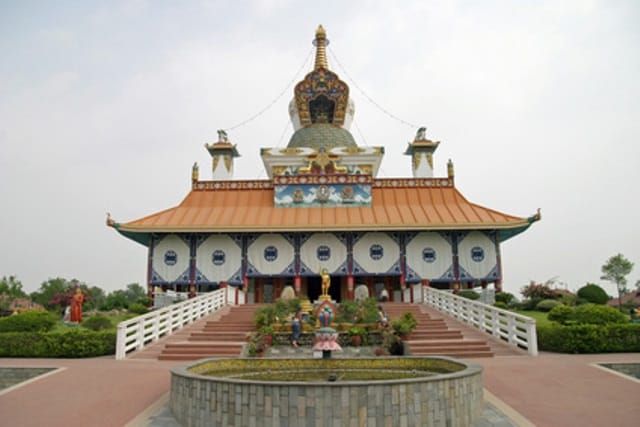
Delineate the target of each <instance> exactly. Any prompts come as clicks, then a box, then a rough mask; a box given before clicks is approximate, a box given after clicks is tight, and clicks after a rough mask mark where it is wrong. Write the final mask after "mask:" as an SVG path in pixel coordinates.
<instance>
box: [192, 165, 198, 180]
mask: <svg viewBox="0 0 640 427" xmlns="http://www.w3.org/2000/svg"><path fill="white" fill-rule="evenodd" d="M199 175H200V168H199V167H198V162H194V163H193V167H192V168H191V180H192V181H197V180H198V178H199Z"/></svg>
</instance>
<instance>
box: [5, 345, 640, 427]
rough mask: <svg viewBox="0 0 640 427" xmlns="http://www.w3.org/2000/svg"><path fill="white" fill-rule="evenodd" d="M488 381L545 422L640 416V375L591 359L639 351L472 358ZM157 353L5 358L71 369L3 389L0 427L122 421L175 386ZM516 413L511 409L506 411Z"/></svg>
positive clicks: (625, 358)
mask: <svg viewBox="0 0 640 427" xmlns="http://www.w3.org/2000/svg"><path fill="white" fill-rule="evenodd" d="M473 361H474V362H475V363H478V364H480V365H481V366H482V367H483V368H484V373H483V379H484V385H485V388H486V389H487V390H488V391H490V392H491V393H493V394H494V395H495V396H496V397H497V398H499V399H500V400H502V401H503V402H504V403H506V404H507V405H508V406H510V407H511V408H512V409H513V410H515V411H516V412H518V413H519V414H521V415H522V416H523V417H524V418H526V419H527V420H529V421H530V422H531V423H533V424H535V425H537V426H540V427H545V426H553V427H555V426H562V427H566V426H569V427H570V426H607V427H614V426H631V425H638V422H639V420H640V381H634V380H631V379H628V378H627V377H622V376H620V375H616V374H613V373H609V372H606V371H604V370H602V369H598V368H597V367H594V366H592V364H594V363H604V362H606V363H615V362H620V363H640V354H638V353H635V354H602V355H560V354H541V355H540V356H538V357H528V356H497V357H494V358H481V359H475V360H473ZM180 363H181V362H160V361H157V360H150V359H148V360H125V361H115V360H114V359H113V358H112V357H103V358H95V359H0V367H19V366H34V367H40V366H49V367H62V368H65V369H64V370H62V371H59V372H57V373H55V374H52V375H49V376H46V377H44V378H40V379H37V380H35V381H32V382H29V383H27V384H25V385H23V386H21V387H17V388H15V389H12V390H10V391H8V392H4V393H2V392H0V393H2V394H0V426H21V427H22V426H24V427H28V426H50V427H57V426H61V427H62V426H64V427H70V426H95V427H101V426H105V427H111V426H123V425H125V424H126V423H127V422H129V421H131V420H132V419H134V418H135V417H136V416H137V415H138V414H140V413H142V412H144V411H145V409H147V408H148V407H149V406H151V405H152V404H153V403H154V402H156V401H158V400H159V399H160V398H161V397H162V396H163V395H164V394H165V393H167V392H168V391H169V384H170V372H169V368H170V367H172V366H175V365H178V364H180ZM507 415H509V414H507Z"/></svg>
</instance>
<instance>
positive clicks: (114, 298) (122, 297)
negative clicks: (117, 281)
mask: <svg viewBox="0 0 640 427" xmlns="http://www.w3.org/2000/svg"><path fill="white" fill-rule="evenodd" d="M128 307H129V299H128V298H127V292H126V291H124V290H122V289H118V290H115V291H113V292H110V293H109V295H107V300H106V301H105V304H104V306H103V307H102V308H104V309H105V310H113V309H116V308H128Z"/></svg>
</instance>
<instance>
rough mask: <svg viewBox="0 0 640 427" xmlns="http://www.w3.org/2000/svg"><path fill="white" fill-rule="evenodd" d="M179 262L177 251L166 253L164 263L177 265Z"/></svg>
mask: <svg viewBox="0 0 640 427" xmlns="http://www.w3.org/2000/svg"><path fill="white" fill-rule="evenodd" d="M177 262H178V254H177V253H176V252H175V251H172V250H168V251H167V252H165V253H164V263H165V264H167V265H176V263H177Z"/></svg>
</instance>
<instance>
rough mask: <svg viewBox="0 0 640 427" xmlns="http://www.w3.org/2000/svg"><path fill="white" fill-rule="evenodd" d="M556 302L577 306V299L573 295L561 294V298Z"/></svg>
mask: <svg viewBox="0 0 640 427" xmlns="http://www.w3.org/2000/svg"><path fill="white" fill-rule="evenodd" d="M558 301H559V302H560V304H564V305H568V306H571V307H573V306H575V305H577V304H578V297H577V296H575V295H574V294H570V293H563V294H562V296H561V297H560V298H559V299H558Z"/></svg>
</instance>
